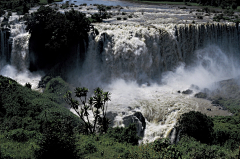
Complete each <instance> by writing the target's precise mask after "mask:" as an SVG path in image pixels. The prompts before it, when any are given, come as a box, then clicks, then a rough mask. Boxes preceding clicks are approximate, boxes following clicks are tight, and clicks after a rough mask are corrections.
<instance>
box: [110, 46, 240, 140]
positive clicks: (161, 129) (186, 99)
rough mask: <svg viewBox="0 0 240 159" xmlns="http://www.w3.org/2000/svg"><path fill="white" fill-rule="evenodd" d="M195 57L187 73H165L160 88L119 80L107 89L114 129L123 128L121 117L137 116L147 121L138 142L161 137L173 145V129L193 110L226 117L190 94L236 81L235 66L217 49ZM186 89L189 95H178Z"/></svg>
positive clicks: (236, 69)
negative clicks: (113, 118)
mask: <svg viewBox="0 0 240 159" xmlns="http://www.w3.org/2000/svg"><path fill="white" fill-rule="evenodd" d="M196 56H197V57H198V58H197V60H196V61H197V62H196V63H195V64H194V65H195V66H192V67H191V68H190V69H189V68H186V67H185V66H184V65H180V66H179V67H178V68H177V69H176V70H174V71H172V72H167V73H165V74H164V75H163V77H162V84H161V85H159V84H154V83H146V84H142V85H139V84H138V83H137V82H136V81H132V82H126V81H125V80H123V79H119V80H115V81H113V82H112V83H111V84H110V85H108V86H107V87H106V88H105V89H106V90H109V91H110V92H111V93H112V96H111V102H110V103H109V106H108V111H111V112H117V114H118V116H117V117H116V118H115V120H114V121H113V122H114V126H124V124H123V118H124V117H126V116H129V115H132V114H134V112H141V113H142V114H143V116H144V117H145V119H146V120H147V125H146V129H145V132H144V137H143V140H142V142H144V143H146V142H152V141H154V140H155V139H157V138H162V137H170V138H171V140H173V141H174V140H175V138H176V132H174V131H176V130H174V125H175V124H176V122H177V120H178V119H179V117H180V116H181V115H182V114H183V113H186V112H189V111H193V110H194V111H200V112H202V113H205V114H207V115H210V116H214V115H230V114H231V113H230V112H228V111H224V110H219V109H218V108H217V107H214V106H212V105H211V102H210V101H208V100H205V99H198V98H195V97H194V94H195V93H197V92H199V91H201V90H202V89H204V88H208V89H210V90H211V89H212V90H213V89H214V88H215V87H216V85H215V82H218V81H220V80H224V79H229V78H233V77H236V76H237V75H239V71H238V70H239V69H238V68H239V65H237V64H234V63H233V60H232V59H231V57H227V56H226V55H225V54H224V53H223V52H222V51H221V49H219V48H218V47H217V46H208V47H206V48H204V49H202V50H198V51H196ZM206 63H207V64H206ZM192 85H195V86H194V87H192ZM187 89H191V90H192V91H193V93H192V94H189V95H185V94H182V93H178V91H181V92H182V91H184V90H187ZM207 109H211V110H212V111H207Z"/></svg>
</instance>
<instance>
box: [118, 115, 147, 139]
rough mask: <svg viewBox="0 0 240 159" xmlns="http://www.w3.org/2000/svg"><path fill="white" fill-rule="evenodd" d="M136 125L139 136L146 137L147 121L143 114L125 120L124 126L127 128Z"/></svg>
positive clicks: (127, 117)
mask: <svg viewBox="0 0 240 159" xmlns="http://www.w3.org/2000/svg"><path fill="white" fill-rule="evenodd" d="M132 123H134V124H135V125H136V128H137V132H138V134H137V135H138V136H141V137H143V136H144V130H145V129H146V121H145V118H144V117H143V115H142V113H141V112H136V113H134V114H133V115H129V116H126V117H124V118H123V124H124V125H125V127H127V126H129V125H130V124H132Z"/></svg>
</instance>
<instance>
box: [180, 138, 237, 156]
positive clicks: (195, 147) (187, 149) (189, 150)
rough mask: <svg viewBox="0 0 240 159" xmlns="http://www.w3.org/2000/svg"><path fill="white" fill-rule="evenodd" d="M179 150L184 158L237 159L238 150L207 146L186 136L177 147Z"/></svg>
mask: <svg viewBox="0 0 240 159" xmlns="http://www.w3.org/2000/svg"><path fill="white" fill-rule="evenodd" d="M176 148H177V150H179V151H180V152H181V154H182V158H186V159H192V158H199V159H200V158H214V159H220V158H222V159H223V158H236V155H237V153H238V151H237V150H235V151H230V150H228V149H225V148H223V147H220V146H218V145H207V144H202V143H200V142H198V141H196V140H195V139H194V138H192V137H189V136H184V137H182V138H181V140H180V141H179V142H178V144H177V145H176Z"/></svg>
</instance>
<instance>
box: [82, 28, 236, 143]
mask: <svg viewBox="0 0 240 159" xmlns="http://www.w3.org/2000/svg"><path fill="white" fill-rule="evenodd" d="M225 27H226V28H231V29H228V30H226V29H224V28H225ZM96 28H97V29H98V30H99V32H100V34H99V35H97V36H94V35H93V34H90V38H89V47H88V50H87V56H86V59H85V61H84V63H83V67H82V70H79V72H80V73H79V80H80V83H81V86H84V87H88V88H90V89H93V88H94V87H97V86H100V87H102V88H103V89H104V91H110V92H111V93H112V96H111V102H110V103H109V104H108V111H109V112H112V113H116V114H117V115H116V117H114V119H112V123H113V125H114V126H126V125H125V124H124V120H126V118H125V117H129V116H131V115H133V114H134V113H135V112H141V113H142V115H143V116H144V118H145V119H146V128H145V131H144V135H143V140H142V142H143V143H146V142H152V141H154V140H155V139H157V138H162V137H170V138H171V140H172V141H175V140H176V135H177V133H178V132H176V130H174V126H175V124H176V122H177V121H178V119H179V117H180V116H181V115H182V114H183V113H186V112H189V111H192V110H194V111H200V112H202V113H205V114H207V115H209V116H214V115H230V113H229V112H228V111H224V110H221V109H219V108H218V107H214V106H212V104H211V102H210V101H208V100H205V99H198V98H195V97H194V94H195V93H198V92H200V91H202V90H203V89H205V88H208V89H209V90H214V89H215V88H216V87H217V85H216V84H215V83H216V82H218V81H221V80H225V79H229V78H233V77H236V76H238V75H240V71H239V68H240V67H239V65H240V62H239V44H238V43H237V41H238V37H237V35H236V34H237V30H236V28H234V26H231V25H229V26H228V25H222V26H220V25H216V24H212V25H189V26H183V25H178V26H176V25H171V24H168V25H154V26H151V27H147V26H139V25H108V24H104V25H103V24H99V25H96ZM214 31H217V33H216V34H215V33H214ZM235 33H236V34H235ZM222 34H224V36H223V35H222ZM216 35H217V36H216ZM230 35H233V36H230ZM233 39H235V40H233ZM229 40H231V43H230V42H227V43H226V42H225V41H229ZM187 89H191V90H192V91H193V93H192V94H187V95H186V94H182V93H178V92H179V91H180V92H182V91H185V90H187ZM207 109H211V110H212V111H208V110H207ZM139 126H141V125H138V127H139ZM138 130H141V129H138Z"/></svg>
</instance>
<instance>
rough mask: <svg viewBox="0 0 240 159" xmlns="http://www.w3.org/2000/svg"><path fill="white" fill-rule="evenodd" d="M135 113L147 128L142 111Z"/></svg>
mask: <svg viewBox="0 0 240 159" xmlns="http://www.w3.org/2000/svg"><path fill="white" fill-rule="evenodd" d="M133 115H134V116H136V117H137V118H138V119H139V120H140V121H141V123H142V126H143V129H145V128H146V120H145V118H144V116H143V115H142V113H141V112H136V113H134V114H133Z"/></svg>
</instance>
